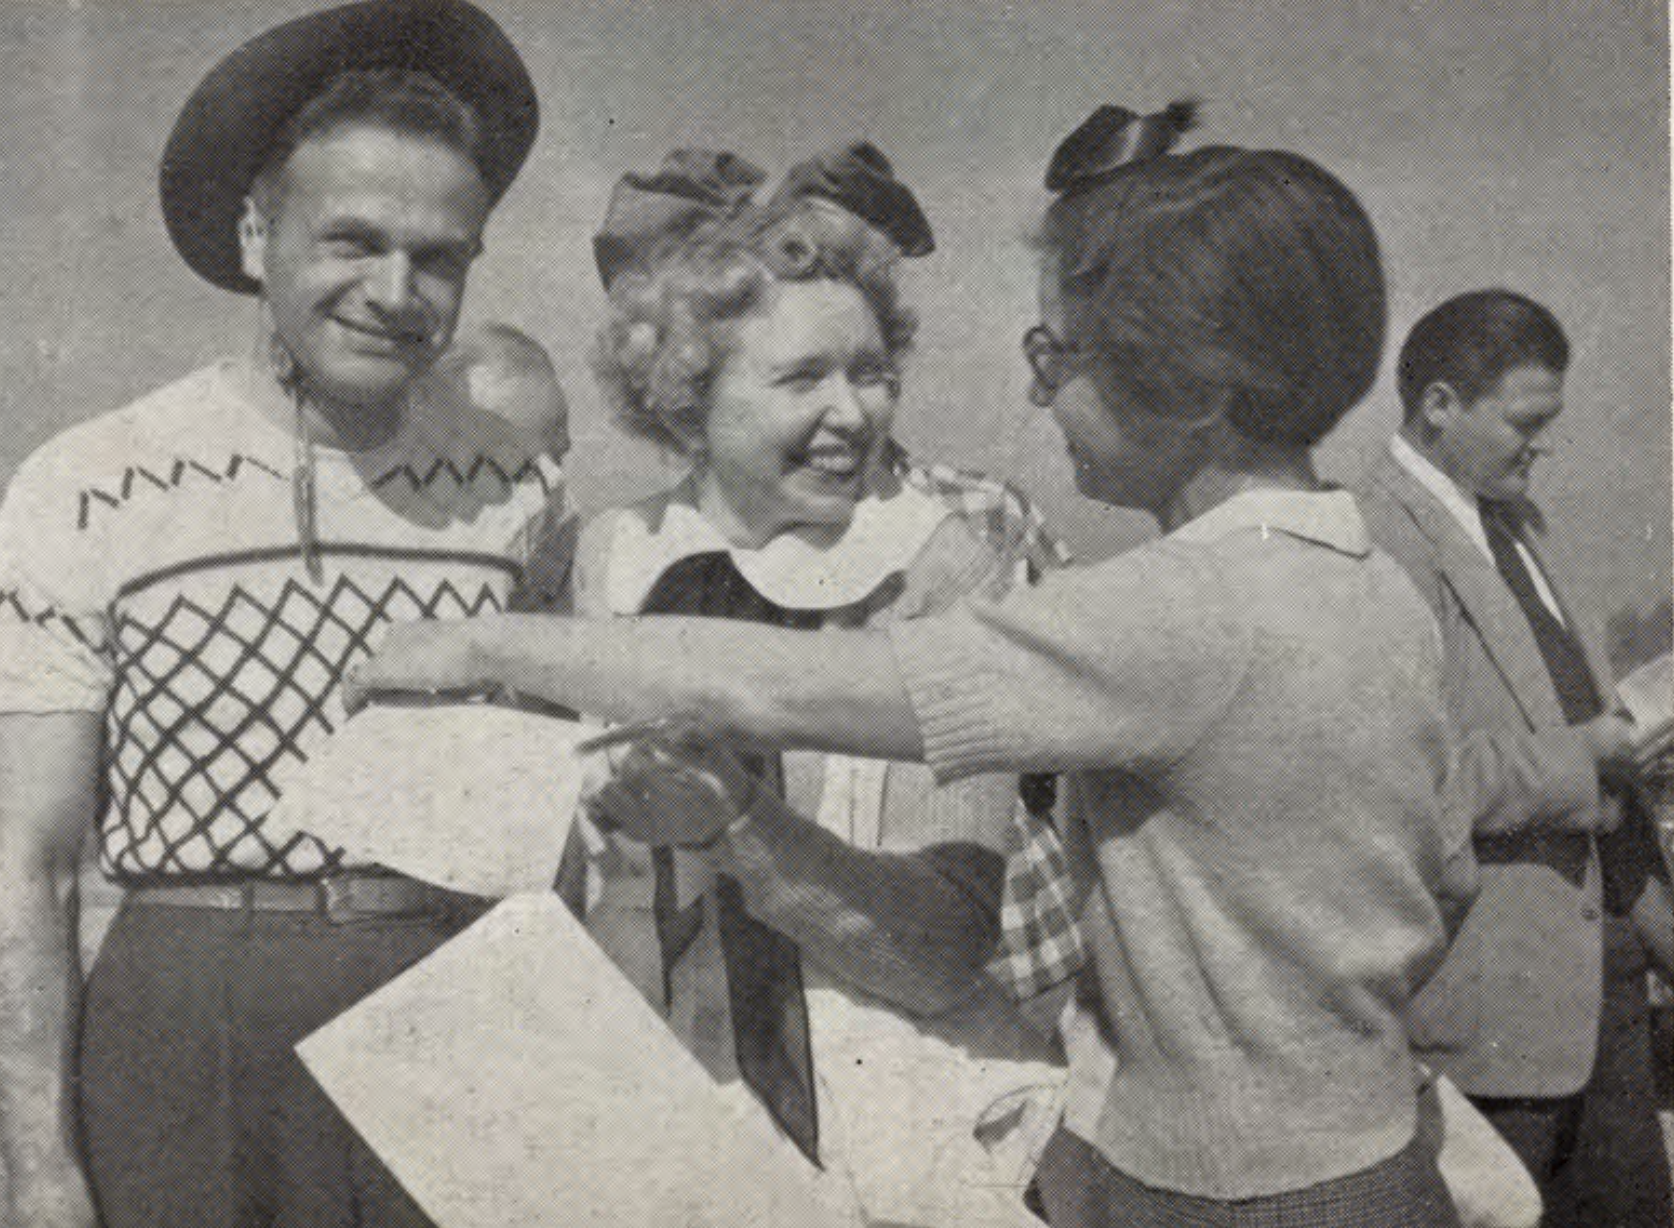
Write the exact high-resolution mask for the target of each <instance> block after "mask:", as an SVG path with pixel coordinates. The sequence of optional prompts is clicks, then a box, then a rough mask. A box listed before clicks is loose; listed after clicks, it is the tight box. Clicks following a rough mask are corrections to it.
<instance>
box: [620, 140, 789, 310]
mask: <svg viewBox="0 0 1674 1228" xmlns="http://www.w3.org/2000/svg"><path fill="white" fill-rule="evenodd" d="M765 178H767V174H766V172H765V171H763V170H762V169H761V168H760V167H757V166H755V165H753V164H751V163H749V162H746V161H745V160H744V159H743V158H740V157H738V156H737V155H736V154H731V153H726V152H716V151H713V150H708V149H676V150H673V151H672V152H670V153H669V155H668V156H667V157H666V158H664V159H663V164H662V166H661V167H659V168H658V169H657V170H656V171H655V172H654V173H652V174H650V175H623V176H622V178H621V179H619V180H617V183H616V188H615V190H614V191H612V192H611V194H610V208H609V209H608V210H607V211H606V212H605V220H604V225H602V226H601V227H599V233H598V234H596V235H594V236H593V259H594V261H595V262H596V263H597V264H598V266H599V280H600V281H602V282H603V283H604V285H605V288H606V289H607V290H608V289H609V288H610V286H611V283H613V282H614V281H615V280H616V279H617V278H618V277H620V276H621V275H622V273H623V272H624V271H626V270H627V269H630V268H633V267H634V266H635V265H637V264H638V263H640V262H641V261H643V260H644V259H645V258H646V257H647V256H648V255H650V253H651V252H652V251H653V250H654V249H655V248H657V247H658V246H660V245H662V244H665V243H668V242H672V241H674V240H678V239H681V238H684V237H685V236H687V235H689V234H691V233H692V232H693V231H694V230H696V229H697V228H698V227H699V226H700V225H702V224H703V223H704V222H707V221H711V220H715V219H719V218H726V217H731V216H733V215H735V214H737V213H738V212H740V211H741V210H742V209H744V207H745V206H747V205H748V204H749V203H750V196H751V193H753V192H754V191H755V189H756V188H757V186H759V185H760V184H761V182H762V180H764V179H765Z"/></svg>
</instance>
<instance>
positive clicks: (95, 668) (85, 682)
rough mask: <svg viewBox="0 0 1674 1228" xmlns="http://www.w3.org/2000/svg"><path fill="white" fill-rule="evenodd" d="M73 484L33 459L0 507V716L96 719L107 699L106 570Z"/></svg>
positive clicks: (54, 466) (62, 471) (53, 464)
mask: <svg viewBox="0 0 1674 1228" xmlns="http://www.w3.org/2000/svg"><path fill="white" fill-rule="evenodd" d="M73 476H74V475H73V472H70V471H67V466H66V465H65V464H64V463H63V462H62V460H61V458H58V457H56V456H55V455H53V454H50V453H49V454H45V455H43V454H39V453H38V454H37V455H36V456H35V457H33V458H31V460H30V461H29V462H26V463H25V465H24V467H23V468H22V469H20V470H19V471H18V473H17V475H16V476H15V477H14V478H13V480H12V483H11V486H10V487H9V489H8V490H7V491H6V498H5V501H4V502H3V503H0V712H81V711H91V712H100V711H103V710H104V706H105V701H106V697H107V696H108V694H109V690H110V685H111V667H110V659H109V654H108V649H107V645H106V617H105V608H106V605H107V602H106V598H105V595H104V594H103V592H102V591H101V586H102V583H103V580H102V577H103V575H104V571H105V569H104V567H103V560H102V559H101V558H100V557H99V556H100V553H101V550H100V547H99V546H98V545H97V544H96V542H95V540H94V535H93V534H92V531H91V530H89V529H88V528H87V527H86V526H84V525H83V524H82V523H81V522H80V519H79V518H78V516H77V513H76V507H77V502H76V500H77V494H78V488H77V486H76V485H75V483H74V481H73Z"/></svg>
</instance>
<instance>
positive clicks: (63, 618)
mask: <svg viewBox="0 0 1674 1228" xmlns="http://www.w3.org/2000/svg"><path fill="white" fill-rule="evenodd" d="M8 619H10V620H15V621H17V622H23V623H33V624H34V625H35V626H37V627H40V628H41V629H42V630H45V631H51V630H52V629H53V628H54V627H61V628H63V629H64V630H65V631H66V632H68V633H69V634H70V636H71V637H73V638H74V639H75V641H76V642H77V643H78V644H81V645H82V646H83V647H85V648H90V649H92V650H93V651H94V652H103V651H104V650H105V639H104V636H103V635H102V634H99V635H93V634H90V633H89V632H88V631H87V629H86V628H84V627H83V626H82V625H81V623H80V622H79V621H78V620H77V619H74V618H72V617H70V615H68V614H65V613H63V612H62V611H60V610H59V609H58V607H57V606H51V605H47V606H41V607H39V608H37V609H31V608H30V606H29V605H28V604H27V603H26V602H25V601H24V599H23V594H22V593H21V592H19V591H18V590H17V589H15V588H8V589H0V621H5V620H8Z"/></svg>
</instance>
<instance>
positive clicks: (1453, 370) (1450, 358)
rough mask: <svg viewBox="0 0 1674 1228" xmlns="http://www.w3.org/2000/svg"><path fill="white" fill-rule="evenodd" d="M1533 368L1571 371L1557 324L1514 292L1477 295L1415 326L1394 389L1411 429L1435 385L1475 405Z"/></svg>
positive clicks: (1480, 292) (1462, 297)
mask: <svg viewBox="0 0 1674 1228" xmlns="http://www.w3.org/2000/svg"><path fill="white" fill-rule="evenodd" d="M1531 365H1533V366H1541V367H1546V368H1547V369H1548V370H1551V371H1554V372H1556V373H1557V374H1559V375H1562V374H1563V373H1564V371H1565V370H1567V369H1568V367H1569V340H1568V339H1567V338H1566V337H1565V336H1564V330H1563V325H1561V324H1559V323H1558V318H1557V317H1556V316H1554V315H1553V314H1552V313H1551V312H1550V311H1548V310H1547V309H1546V308H1545V307H1542V306H1541V305H1540V304H1539V303H1537V302H1535V301H1534V300H1533V299H1531V298H1528V297H1527V296H1525V295H1522V294H1518V293H1517V292H1516V291H1515V290H1497V289H1496V290H1473V291H1472V292H1471V293H1469V294H1461V295H1459V296H1458V297H1456V298H1450V299H1448V300H1447V302H1445V303H1443V304H1442V305H1441V306H1440V307H1437V308H1435V309H1434V310H1433V311H1431V312H1430V313H1429V314H1428V315H1426V316H1425V317H1424V318H1423V319H1421V320H1420V321H1419V322H1418V323H1417V324H1414V325H1413V326H1412V331H1411V332H1410V333H1408V334H1407V340H1406V343H1405V344H1404V345H1402V346H1401V358H1400V362H1399V363H1398V364H1397V366H1396V371H1395V386H1396V389H1397V391H1398V392H1399V393H1400V395H1401V406H1402V409H1403V410H1404V411H1405V415H1406V420H1407V421H1408V422H1411V421H1412V420H1413V419H1414V418H1415V417H1416V416H1417V414H1418V411H1419V406H1420V404H1421V402H1422V401H1423V398H1424V390H1425V389H1426V388H1428V387H1430V385H1432V384H1437V383H1445V384H1449V385H1451V386H1452V388H1453V391H1454V392H1456V393H1458V394H1459V396H1460V398H1461V399H1462V400H1463V401H1464V402H1465V404H1466V405H1470V404H1472V403H1474V402H1475V401H1476V400H1477V398H1479V397H1481V396H1484V395H1485V394H1487V393H1490V392H1492V391H1494V389H1495V388H1497V387H1499V384H1500V380H1501V379H1503V378H1504V377H1505V373H1506V372H1507V371H1510V370H1512V369H1513V368H1514V367H1521V366H1531Z"/></svg>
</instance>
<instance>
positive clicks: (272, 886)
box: [124, 874, 487, 921]
mask: <svg viewBox="0 0 1674 1228" xmlns="http://www.w3.org/2000/svg"><path fill="white" fill-rule="evenodd" d="M124 898H125V902H126V903H128V904H130V905H138V906H142V907H162V908H208V909H218V910H221V911H225V912H272V913H313V914H317V915H319V916H322V917H326V918H328V919H329V920H333V921H349V920H354V919H355V918H358V917H398V916H438V917H445V916H449V915H456V914H459V913H462V912H470V911H472V910H473V909H478V908H481V907H483V906H484V905H485V904H486V903H487V901H485V900H482V899H480V898H479V897H477V896H473V895H463V894H461V893H459V892H457V891H449V890H447V889H446V888H443V887H435V886H432V885H431V884H429V883H422V882H420V881H418V880H417V879H415V878H406V877H403V876H401V875H392V874H333V875H329V876H328V877H326V878H318V879H308V880H304V881H300V882H279V881H275V882H269V881H267V880H265V879H250V880H247V881H244V882H227V883H145V884H139V885H135V886H131V887H129V888H128V890H127V892H126V894H125V897H124Z"/></svg>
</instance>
